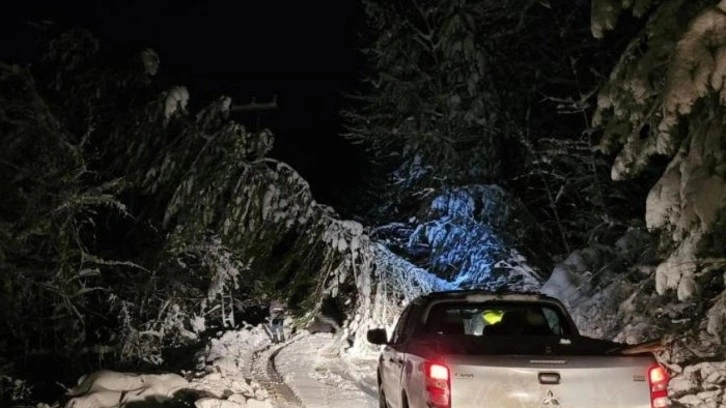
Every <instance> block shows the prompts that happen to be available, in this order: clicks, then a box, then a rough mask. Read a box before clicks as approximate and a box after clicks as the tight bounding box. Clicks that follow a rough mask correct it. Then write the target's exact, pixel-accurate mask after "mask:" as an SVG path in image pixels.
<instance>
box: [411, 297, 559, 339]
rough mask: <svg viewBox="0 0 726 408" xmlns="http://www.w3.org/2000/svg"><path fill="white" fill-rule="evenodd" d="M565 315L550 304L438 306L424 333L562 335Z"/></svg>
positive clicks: (432, 310)
mask: <svg viewBox="0 0 726 408" xmlns="http://www.w3.org/2000/svg"><path fill="white" fill-rule="evenodd" d="M563 327H567V325H563V324H562V316H561V315H560V312H559V311H558V310H557V309H555V308H554V307H551V306H549V305H548V304H546V303H542V304H532V303H531V302H528V303H516V302H509V303H497V302H487V303H481V304H471V303H464V302H442V303H437V304H434V305H433V306H432V307H431V309H430V310H429V312H428V315H427V316H426V320H425V324H424V329H423V330H424V331H425V332H427V333H431V334H439V335H469V336H501V335H507V336H561V335H569V333H563V329H562V328H563Z"/></svg>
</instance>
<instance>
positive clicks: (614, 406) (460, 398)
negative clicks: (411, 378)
mask: <svg viewBox="0 0 726 408" xmlns="http://www.w3.org/2000/svg"><path fill="white" fill-rule="evenodd" d="M444 361H445V363H446V365H447V366H448V367H449V369H450V372H451V398H452V404H451V406H452V407H456V408H483V407H496V408H509V407H517V408H529V407H532V408H542V407H563V408H570V407H573V408H574V407H588V408H605V407H607V408H650V390H649V385H648V380H647V374H648V373H647V370H648V368H649V367H650V366H651V364H652V363H653V360H652V358H650V357H647V356H628V357H621V356H617V357H615V356H561V357H560V356H542V355H539V356H537V355H533V356H522V355H504V356H503V355H500V356H497V355H480V356H472V355H448V356H446V357H445V358H444Z"/></svg>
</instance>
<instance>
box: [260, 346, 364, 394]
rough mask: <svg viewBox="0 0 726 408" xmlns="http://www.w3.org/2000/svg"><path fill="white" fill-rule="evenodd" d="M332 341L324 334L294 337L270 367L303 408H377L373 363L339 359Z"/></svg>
mask: <svg viewBox="0 0 726 408" xmlns="http://www.w3.org/2000/svg"><path fill="white" fill-rule="evenodd" d="M332 340H333V339H332V336H331V335H330V334H327V333H318V334H313V335H307V334H306V335H303V336H300V337H297V338H295V339H293V340H291V342H290V343H289V344H287V345H285V346H284V347H282V348H281V349H280V350H279V351H278V352H277V354H276V355H275V356H274V359H273V361H274V367H275V368H276V370H277V372H278V373H279V374H280V375H281V376H282V378H283V379H284V381H285V384H287V385H288V386H289V387H290V388H291V389H292V391H293V392H294V393H295V395H296V396H297V397H298V398H299V400H300V402H301V405H302V406H303V407H305V408H337V407H346V408H373V407H377V406H378V403H377V400H376V390H375V363H376V361H375V359H374V358H360V357H359V358H355V359H354V358H351V357H346V356H343V357H340V356H338V355H336V354H337V353H335V350H334V349H332V347H333V342H332ZM281 408H282V407H281ZM284 408H287V407H286V406H285V407H284Z"/></svg>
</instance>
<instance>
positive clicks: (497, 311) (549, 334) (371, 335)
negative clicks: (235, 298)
mask: <svg viewBox="0 0 726 408" xmlns="http://www.w3.org/2000/svg"><path fill="white" fill-rule="evenodd" d="M593 318H594V317H593ZM367 337H368V341H369V342H371V343H373V344H379V345H385V347H384V348H383V351H382V353H381V356H380V358H379V363H378V390H379V406H380V408H489V407H491V408H510V407H517V408H545V407H547V408H606V407H607V408H661V407H668V406H669V400H668V395H667V393H668V379H669V377H668V373H667V371H666V370H665V369H664V368H663V367H662V366H661V365H660V364H658V362H657V361H656V359H655V357H654V355H653V354H652V351H654V350H655V349H656V347H657V346H658V344H659V343H658V342H654V343H644V344H643V345H638V346H631V345H627V344H621V343H614V342H609V341H604V340H597V339H592V338H588V337H584V336H581V335H580V334H579V333H578V331H577V328H576V327H575V325H574V323H573V321H572V318H571V317H570V315H569V314H568V313H567V311H566V310H565V307H564V306H563V305H562V303H561V302H559V301H558V300H557V299H555V298H552V297H549V296H545V295H540V294H517V293H492V292H483V291H453V292H435V293H431V294H428V295H425V296H421V297H419V298H417V299H415V300H413V301H412V302H411V303H409V304H408V305H407V306H406V308H405V309H404V310H403V312H402V314H401V316H400V317H399V319H398V322H397V324H396V326H395V328H394V330H393V333H392V335H391V337H390V340H389V337H388V334H387V333H386V330H385V329H373V330H370V331H368V333H367Z"/></svg>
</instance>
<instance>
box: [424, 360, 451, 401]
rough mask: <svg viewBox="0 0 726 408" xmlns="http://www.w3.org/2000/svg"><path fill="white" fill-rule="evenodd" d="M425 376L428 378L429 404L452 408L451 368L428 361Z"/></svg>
mask: <svg viewBox="0 0 726 408" xmlns="http://www.w3.org/2000/svg"><path fill="white" fill-rule="evenodd" d="M424 377H425V378H426V399H427V402H428V404H429V406H431V407H435V408H451V381H450V378H449V368H448V367H446V366H445V365H443V364H440V363H435V362H432V361H426V362H425V363H424Z"/></svg>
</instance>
